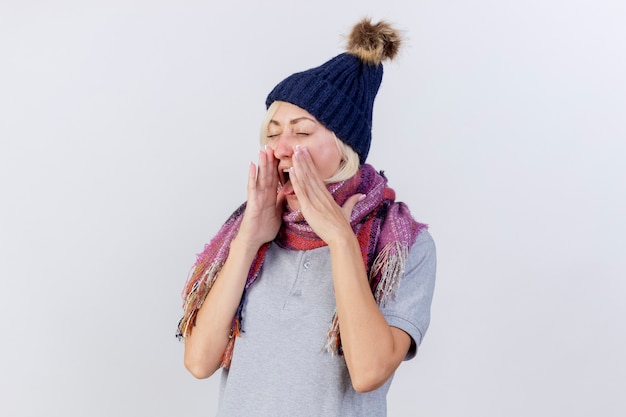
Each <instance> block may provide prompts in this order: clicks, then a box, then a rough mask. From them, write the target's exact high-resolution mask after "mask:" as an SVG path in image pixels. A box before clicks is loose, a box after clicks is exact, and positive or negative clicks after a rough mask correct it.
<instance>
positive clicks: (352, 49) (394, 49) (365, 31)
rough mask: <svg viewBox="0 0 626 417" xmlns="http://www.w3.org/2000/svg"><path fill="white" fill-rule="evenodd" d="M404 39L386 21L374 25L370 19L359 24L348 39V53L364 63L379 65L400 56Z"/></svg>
mask: <svg viewBox="0 0 626 417" xmlns="http://www.w3.org/2000/svg"><path fill="white" fill-rule="evenodd" d="M401 44H402V39H401V38H400V35H399V34H398V32H397V31H396V30H395V29H394V28H392V27H391V25H390V24H389V23H387V22H385V21H381V22H378V23H376V24H372V22H371V21H370V20H369V19H363V20H361V21H360V22H359V23H357V24H356V25H355V26H354V27H353V28H352V32H351V33H350V35H349V37H348V46H347V48H346V49H347V50H348V53H349V54H351V55H354V56H356V57H357V58H359V59H360V60H361V61H363V62H367V63H369V64H374V65H378V64H380V63H381V62H383V61H384V60H385V59H393V58H395V56H396V55H397V54H398V50H399V49H400V45H401Z"/></svg>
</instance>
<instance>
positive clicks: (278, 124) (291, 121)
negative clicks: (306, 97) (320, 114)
mask: <svg viewBox="0 0 626 417" xmlns="http://www.w3.org/2000/svg"><path fill="white" fill-rule="evenodd" d="M303 120H308V121H310V122H313V123H316V124H317V122H316V121H315V120H313V119H311V118H310V117H306V116H302V117H297V118H295V119H293V120H290V121H289V124H290V125H292V126H293V125H295V124H297V123H300V122H301V121H303ZM269 124H271V125H275V126H280V123H279V122H278V121H276V120H274V119H272V120H270V123H269Z"/></svg>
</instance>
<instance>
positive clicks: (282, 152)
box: [269, 132, 296, 159]
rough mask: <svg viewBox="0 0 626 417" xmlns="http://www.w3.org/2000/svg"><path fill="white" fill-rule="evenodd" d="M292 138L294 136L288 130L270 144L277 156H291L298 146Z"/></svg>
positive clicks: (279, 157)
mask: <svg viewBox="0 0 626 417" xmlns="http://www.w3.org/2000/svg"><path fill="white" fill-rule="evenodd" d="M292 139H293V138H292V137H291V136H290V135H289V134H288V133H287V132H283V133H282V134H281V135H280V136H278V137H277V138H276V139H275V140H274V141H273V143H270V144H269V145H270V146H271V147H272V148H273V149H274V156H276V158H278V159H281V158H291V156H292V155H293V150H294V148H295V146H296V145H295V142H294V141H293V140H292Z"/></svg>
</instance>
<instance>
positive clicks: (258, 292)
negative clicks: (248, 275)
mask: <svg viewBox="0 0 626 417" xmlns="http://www.w3.org/2000/svg"><path fill="white" fill-rule="evenodd" d="M435 263H436V261H435V245H434V242H433V240H432V238H431V236H430V234H429V233H428V231H427V230H422V231H421V233H420V234H419V236H418V237H417V240H416V242H415V244H414V245H413V246H412V248H411V250H410V253H409V258H408V260H407V264H406V271H405V276H404V277H403V278H402V280H401V282H400V287H399V288H398V291H397V296H396V297H395V299H393V300H391V301H389V302H388V303H387V305H386V306H385V307H384V308H382V309H381V311H382V313H383V315H384V316H385V318H386V320H387V322H388V323H389V325H391V326H395V327H398V328H400V329H402V330H404V331H405V332H407V333H408V334H409V335H410V336H411V338H412V340H413V344H412V348H411V350H410V351H409V353H408V355H407V357H406V359H411V358H412V357H413V356H415V352H416V349H417V346H419V344H420V342H421V341H422V337H423V336H424V333H425V332H426V329H427V328H428V324H429V321H430V305H431V300H432V295H433V290H434V284H435ZM334 311H335V296H334V293H333V279H332V275H331V262H330V252H329V249H328V247H322V248H318V249H314V250H308V251H294V250H285V249H282V248H280V247H278V246H277V245H276V244H272V245H271V246H270V249H269V250H268V252H267V255H266V258H265V261H264V264H263V270H262V272H261V275H260V276H259V278H258V280H257V281H256V283H255V284H254V285H253V286H252V287H251V288H250V290H249V292H248V295H247V299H246V302H245V304H244V309H243V333H242V334H241V337H239V338H237V340H236V342H235V349H234V352H233V358H232V362H231V367H230V369H229V370H226V369H224V370H222V379H221V388H220V403H219V407H218V416H219V417H235V416H241V417H255V416H272V417H282V416H285V417H307V416H324V417H329V416H330V417H333V416H336V417H349V416H376V417H378V416H381V417H382V416H386V415H387V402H386V396H387V391H388V390H389V386H390V385H391V379H392V378H390V379H389V380H388V381H387V382H386V383H385V384H384V385H383V386H381V387H380V388H378V389H377V390H374V391H371V392H367V393H358V392H356V391H355V390H354V389H353V388H352V384H351V382H350V375H349V374H348V368H347V366H346V362H345V359H344V358H343V356H337V355H331V354H330V353H327V352H325V351H324V350H323V348H324V344H325V342H326V334H327V332H328V330H329V326H330V323H331V320H332V317H333V313H334Z"/></svg>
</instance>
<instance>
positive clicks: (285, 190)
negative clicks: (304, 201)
mask: <svg viewBox="0 0 626 417" xmlns="http://www.w3.org/2000/svg"><path fill="white" fill-rule="evenodd" d="M281 191H282V192H283V194H285V195H292V194H294V191H293V186H292V185H291V181H287V183H286V184H285V185H283V187H282V188H281Z"/></svg>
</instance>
